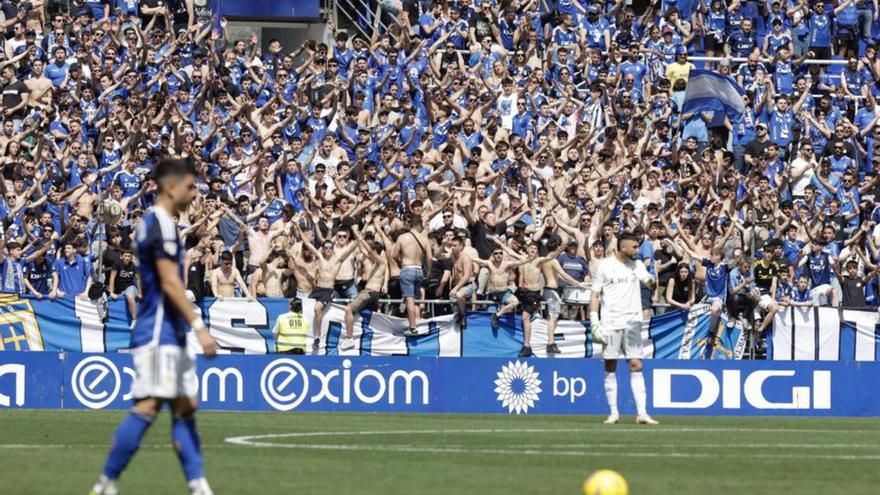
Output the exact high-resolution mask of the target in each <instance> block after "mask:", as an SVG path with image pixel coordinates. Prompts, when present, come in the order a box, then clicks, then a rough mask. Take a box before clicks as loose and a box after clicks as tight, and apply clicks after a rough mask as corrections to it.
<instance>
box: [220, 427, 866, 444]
mask: <svg viewBox="0 0 880 495" xmlns="http://www.w3.org/2000/svg"><path fill="white" fill-rule="evenodd" d="M606 432H607V433H614V434H619V433H637V434H645V433H809V434H815V433H835V434H840V433H857V434H868V433H873V434H880V430H819V429H808V428H803V429H795V428H790V429H785V428H666V427H663V426H660V427H652V426H647V427H645V426H643V427H635V426H633V427H631V428H621V427H609V426H604V425H597V426H595V427H591V428H519V429H515V430H514V429H496V428H468V429H443V430H367V431H317V432H294V433H270V434H266V435H247V436H240V437H229V438H227V439H226V441H227V442H228V443H233V444H242V445H247V443H246V442H248V441H251V440H258V439H262V438H303V437H345V436H370V435H454V434H460V433H466V434H484V433H488V434H513V435H518V434H522V433H551V434H552V433H590V434H597V433H598V434H602V433H606Z"/></svg>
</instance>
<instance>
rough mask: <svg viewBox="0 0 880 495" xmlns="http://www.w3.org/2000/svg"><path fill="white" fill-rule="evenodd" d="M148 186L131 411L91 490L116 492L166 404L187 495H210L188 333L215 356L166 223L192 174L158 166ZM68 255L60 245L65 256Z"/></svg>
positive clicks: (175, 235) (189, 190) (179, 247)
mask: <svg viewBox="0 0 880 495" xmlns="http://www.w3.org/2000/svg"><path fill="white" fill-rule="evenodd" d="M155 179H156V183H157V184H158V196H157V198H156V205H155V206H154V207H152V208H151V209H150V210H149V211H148V212H147V213H146V214H145V215H144V218H143V220H142V221H141V222H140V224H138V227H137V233H136V235H135V242H136V243H137V252H138V257H139V259H140V263H139V266H138V268H139V270H140V272H141V276H142V277H143V288H144V298H143V301H142V303H141V308H140V309H141V311H140V313H141V319H140V320H138V322H137V324H135V326H134V328H133V329H132V332H131V347H132V349H133V351H132V357H133V360H134V366H135V368H136V371H137V373H136V378H135V381H134V384H133V385H132V395H133V397H134V407H133V409H132V411H131V413H129V415H128V416H127V417H126V418H125V419H124V420H123V421H122V424H120V425H119V429H118V430H116V435H115V436H114V438H113V447H112V448H111V450H110V454H109V456H108V457H107V463H106V464H105V466H104V470H103V471H102V473H101V476H100V478H99V479H98V483H97V484H95V486H94V487H93V488H92V493H93V494H95V495H109V494H115V493H116V492H117V489H116V480H117V479H118V478H119V475H120V474H121V473H122V471H123V470H124V469H125V467H126V466H127V465H128V463H129V461H130V460H131V458H132V457H133V456H134V454H135V453H136V452H137V450H138V448H139V447H140V442H141V438H143V436H144V434H145V433H146V432H147V430H148V429H149V428H150V426H152V424H153V423H154V422H155V420H156V416H157V415H158V414H159V411H161V410H162V406H163V404H164V403H165V402H168V403H169V404H170V406H171V412H172V414H173V419H172V422H171V438H172V441H173V445H174V448H175V450H176V451H177V456H178V458H179V459H180V463H181V465H182V466H183V471H184V474H185V476H186V480H187V484H188V485H189V489H190V493H191V494H194V495H212V493H213V492H212V491H211V487H210V486H209V485H208V481H207V479H206V478H205V473H204V467H203V463H202V453H201V446H200V444H199V437H198V433H197V431H196V423H195V411H196V407H197V400H198V399H197V387H198V383H197V378H196V371H195V360H194V359H193V357H192V354H191V353H190V352H189V351H188V350H187V348H186V347H187V333H188V330H189V329H192V330H193V331H195V332H196V335H197V337H198V340H199V344H200V345H201V347H202V349H203V352H204V354H205V356H207V357H209V358H210V357H212V356H214V354H216V352H217V350H216V344H215V343H214V339H213V338H211V335H210V334H209V333H208V330H207V328H205V323H204V322H203V321H202V318H201V315H197V314H195V313H194V312H193V310H192V307H191V306H190V302H189V300H188V299H187V297H186V294H185V292H184V286H183V280H182V279H181V270H182V265H183V243H182V242H181V238H180V234H179V232H178V230H177V225H176V224H175V222H174V218H173V217H174V215H178V214H180V212H182V211H183V210H185V209H186V208H187V207H188V206H189V204H190V203H191V202H192V200H193V199H194V198H195V195H196V186H195V170H194V168H193V166H192V164H190V163H188V162H185V161H182V160H162V161H160V162H159V164H158V165H157V167H156V170H155ZM72 248H73V246H71V245H67V246H65V247H64V249H65V253H67V250H68V249H72Z"/></svg>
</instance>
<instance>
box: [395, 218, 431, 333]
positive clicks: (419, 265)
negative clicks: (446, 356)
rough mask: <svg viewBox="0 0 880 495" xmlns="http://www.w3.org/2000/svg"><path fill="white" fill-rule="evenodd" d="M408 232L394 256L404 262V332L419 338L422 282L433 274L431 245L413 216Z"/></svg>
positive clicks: (398, 242) (399, 241) (402, 287)
mask: <svg viewBox="0 0 880 495" xmlns="http://www.w3.org/2000/svg"><path fill="white" fill-rule="evenodd" d="M407 224H408V230H407V231H406V232H404V233H402V234H400V236H398V237H397V241H395V243H394V247H393V251H392V254H393V256H394V257H395V258H397V259H399V261H400V290H401V292H402V294H403V298H404V301H405V302H406V317H407V322H408V324H409V326H408V327H407V329H406V332H404V335H406V336H407V337H415V336H417V335H418V332H417V331H416V319H417V318H418V317H419V309H418V307H417V306H416V303H415V300H416V298H417V297H420V296H421V286H422V280H423V279H424V277H425V274H426V273H430V272H431V260H432V254H431V243H430V241H429V239H428V236H427V232H425V229H424V228H423V226H422V221H421V219H420V218H418V217H417V216H415V215H413V214H410V215H409V216H408V217H407Z"/></svg>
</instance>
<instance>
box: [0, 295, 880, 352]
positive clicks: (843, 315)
mask: <svg viewBox="0 0 880 495" xmlns="http://www.w3.org/2000/svg"><path fill="white" fill-rule="evenodd" d="M287 306H288V301H287V300H284V299H259V300H253V301H247V300H245V299H228V298H227V299H210V298H209V299H205V300H204V301H202V303H201V304H200V305H199V307H198V309H199V310H201V312H202V315H203V317H204V318H205V321H206V323H207V324H208V326H209V327H210V330H211V334H212V335H213V336H214V338H215V339H216V340H217V343H218V345H219V346H220V348H221V350H222V352H223V353H227V354H234V353H244V354H267V353H273V352H275V340H274V339H273V337H272V328H273V327H274V325H275V321H276V319H277V318H278V316H280V315H281V314H283V313H286V312H287V311H288V307H287ZM303 306H304V307H305V308H307V309H306V317H307V318H308V319H309V320H310V321H311V320H313V318H312V315H311V313H309V311H311V309H309V308H312V307H313V305H312V304H304V305H303ZM710 318H711V315H710V313H709V308H708V306H706V305H705V304H698V305H695V306H694V307H693V308H691V310H690V311H689V312H684V311H667V312H665V313H663V314H660V315H657V316H654V317H653V318H651V319H650V321H646V322H645V323H644V324H643V327H642V328H643V331H642V336H643V341H644V355H643V357H644V358H655V359H707V358H710V357H711V359H734V360H736V359H741V358H742V356H743V352H744V350H745V348H746V333H745V332H743V330H742V327H741V324H740V323H737V324H736V325H733V326H731V327H728V326H727V318H726V315H724V314H722V315H721V317H720V318H719V319H718V324H717V327H716V329H715V331H714V332H711V333H713V334H715V335H717V336H718V341H717V343H716V344H715V345H714V346H713V347H712V352H711V354H712V355H711V356H708V353H709V351H708V349H709V348H708V344H709V342H710V339H709V336H710V328H709V324H710ZM877 321H878V314H877V313H876V312H873V311H856V310H843V311H838V310H837V309H834V308H797V309H795V308H785V309H783V310H781V311H780V312H779V314H778V315H777V316H776V319H775V321H774V325H773V330H772V331H771V332H770V333H769V334H768V347H769V349H768V353H769V356H768V357H769V358H770V359H776V360H820V361H838V360H839V361H878V360H880V331H878V327H877ZM324 324H325V326H324V328H323V329H322V332H321V335H320V338H319V346H318V351H317V353H318V354H328V355H346V356H357V355H360V356H426V357H427V356H463V357H516V355H517V353H518V352H519V350H520V347H521V346H522V345H523V342H524V332H523V322H522V318H521V317H520V316H519V315H514V314H507V315H505V316H503V317H502V318H501V321H500V326H499V327H498V328H495V329H493V328H492V324H491V319H490V313H485V312H472V313H469V314H468V326H467V329H466V330H462V329H461V328H460V327H459V326H458V325H457V324H455V322H454V319H453V316H452V315H445V316H438V317H435V318H430V319H422V320H419V323H418V330H419V333H420V334H421V335H420V336H418V337H405V336H404V335H403V331H404V330H405V329H406V327H407V324H406V321H405V319H402V318H397V317H393V316H390V315H387V314H383V313H371V312H369V311H362V312H361V314H360V315H357V316H356V318H355V323H354V331H353V336H354V340H355V348H354V349H351V350H347V351H340V350H339V343H340V341H341V340H342V337H343V336H344V334H345V319H344V307H342V306H339V305H333V306H331V307H330V308H329V309H328V310H327V311H326V313H325V316H324ZM129 326H130V316H129V315H128V311H127V308H126V305H125V302H124V301H121V300H118V301H110V302H109V305H108V306H107V311H106V317H105V316H104V312H103V311H101V308H100V307H99V306H98V305H97V304H95V303H94V302H92V301H89V300H85V299H59V300H56V301H49V300H45V299H44V300H37V299H30V298H26V299H17V298H14V297H13V298H7V299H6V300H0V350H12V351H26V350H49V351H68V352H117V351H125V350H126V349H127V348H128V346H129V337H130V330H129ZM531 326H532V340H531V344H532V349H533V350H534V352H535V354H536V355H537V356H538V357H546V353H545V349H544V348H545V347H546V344H547V342H548V337H547V332H548V325H547V320H544V319H543V318H533V320H532V322H531ZM589 328H590V324H589V322H587V321H565V320H563V321H559V322H558V323H557V326H556V332H555V336H554V341H555V342H556V344H557V345H558V346H559V349H560V350H561V351H562V352H561V354H559V355H557V356H556V357H562V358H599V357H601V353H602V346H601V345H599V344H597V343H595V342H593V341H592V337H591V335H590V330H589ZM313 338H314V329H312V330H310V335H309V340H308V341H309V342H312V339H313ZM193 344H194V345H195V344H196V343H195V339H193Z"/></svg>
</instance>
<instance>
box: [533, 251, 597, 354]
mask: <svg viewBox="0 0 880 495" xmlns="http://www.w3.org/2000/svg"><path fill="white" fill-rule="evenodd" d="M561 244H562V243H560V242H559V240H558V239H556V238H551V239H550V241H549V242H547V249H548V250H549V251H552V252H555V253H557V254H558V253H559V252H561V250H562V245H561ZM541 274H542V275H543V276H544V290H543V292H542V296H543V297H544V302H545V303H546V305H547V354H559V352H560V351H559V346H557V345H556V342H555V335H556V322H557V321H558V320H559V312H560V311H561V309H562V289H560V288H559V280H563V281H565V282H566V283H568V284H570V285H573V286H577V287H579V288H581V289H584V288H586V287H587V284H586V283H584V282H579V281H577V280H575V279H574V278H573V277H572V276H571V275H569V274H567V273H565V270H563V269H562V266H561V265H560V264H559V261H558V260H557V259H556V256H553V257H552V258H551V259H549V260H548V261H547V262H546V263H542V264H541Z"/></svg>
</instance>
